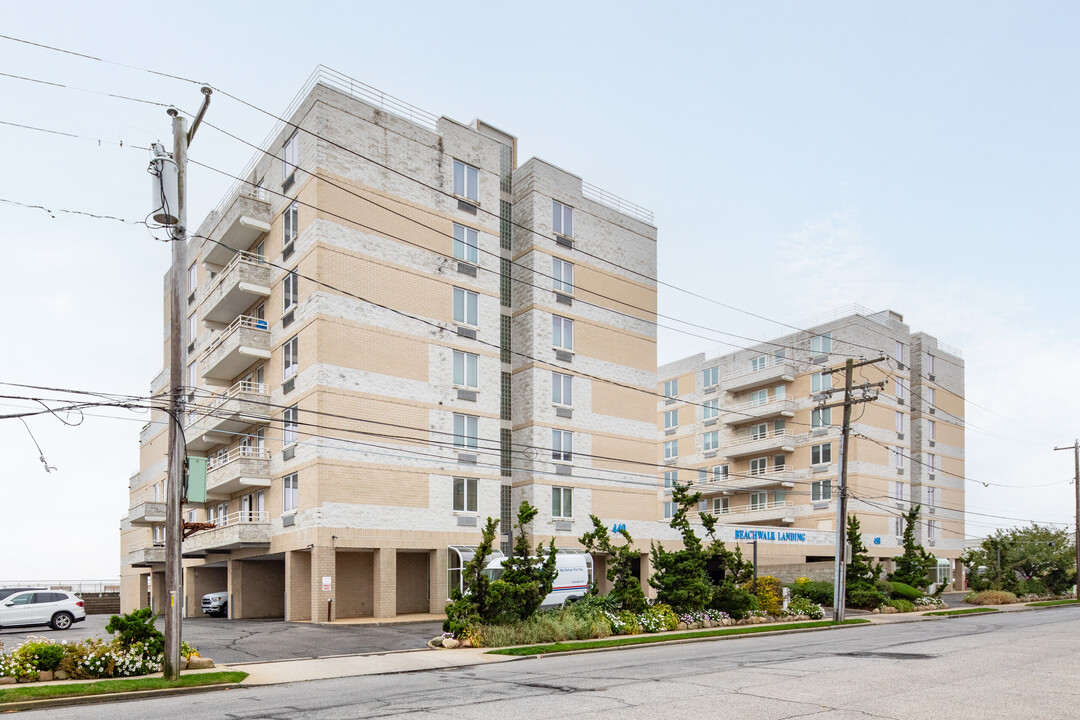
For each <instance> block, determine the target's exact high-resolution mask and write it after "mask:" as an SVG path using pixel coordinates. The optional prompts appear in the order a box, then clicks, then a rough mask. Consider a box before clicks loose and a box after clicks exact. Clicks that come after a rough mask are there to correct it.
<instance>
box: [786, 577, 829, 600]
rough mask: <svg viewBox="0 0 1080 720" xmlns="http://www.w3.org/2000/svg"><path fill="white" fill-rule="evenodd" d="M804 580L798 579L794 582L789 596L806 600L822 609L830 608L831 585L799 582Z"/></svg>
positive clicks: (820, 581) (812, 581) (820, 582)
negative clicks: (822, 607) (820, 606)
mask: <svg viewBox="0 0 1080 720" xmlns="http://www.w3.org/2000/svg"><path fill="white" fill-rule="evenodd" d="M804 579H805V578H799V580H796V581H795V584H794V585H792V586H791V594H792V595H796V596H798V597H804V598H806V599H807V600H810V601H812V602H815V603H817V604H818V605H822V606H824V607H832V604H833V586H832V583H829V582H824V581H822V580H806V582H800V581H801V580H804Z"/></svg>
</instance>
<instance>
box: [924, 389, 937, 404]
mask: <svg viewBox="0 0 1080 720" xmlns="http://www.w3.org/2000/svg"><path fill="white" fill-rule="evenodd" d="M936 396H937V393H936V392H934V388H932V387H928V388H926V406H927V407H930V408H932V407H934V405H935V403H934V400H935V399H936Z"/></svg>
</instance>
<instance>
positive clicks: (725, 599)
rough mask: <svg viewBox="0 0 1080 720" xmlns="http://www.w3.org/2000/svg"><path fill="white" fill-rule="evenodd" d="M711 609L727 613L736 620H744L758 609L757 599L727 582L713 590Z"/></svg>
mask: <svg viewBox="0 0 1080 720" xmlns="http://www.w3.org/2000/svg"><path fill="white" fill-rule="evenodd" d="M709 608H710V609H712V610H718V611H720V612H723V613H726V614H727V615H728V616H730V617H733V618H735V619H736V620H742V619H743V618H744V617H746V615H747V613H749V612H750V611H751V610H757V609H758V603H757V598H756V597H754V596H753V595H751V594H750V593H749V592H748V591H746V590H743V589H742V588H741V587H738V586H736V585H735V583H732V582H726V583H724V584H723V585H718V586H717V587H715V588H713V594H712V599H711V600H710V601H709Z"/></svg>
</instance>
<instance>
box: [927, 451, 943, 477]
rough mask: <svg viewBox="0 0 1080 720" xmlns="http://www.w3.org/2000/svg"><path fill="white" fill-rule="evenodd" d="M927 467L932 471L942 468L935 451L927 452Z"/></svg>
mask: <svg viewBox="0 0 1080 720" xmlns="http://www.w3.org/2000/svg"><path fill="white" fill-rule="evenodd" d="M926 469H927V470H929V471H930V472H937V471H938V470H940V469H941V468H940V467H939V466H938V457H937V455H934V454H933V453H927V454H926Z"/></svg>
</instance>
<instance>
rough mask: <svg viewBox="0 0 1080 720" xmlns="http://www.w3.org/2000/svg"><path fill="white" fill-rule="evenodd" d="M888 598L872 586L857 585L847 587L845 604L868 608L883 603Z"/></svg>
mask: <svg viewBox="0 0 1080 720" xmlns="http://www.w3.org/2000/svg"><path fill="white" fill-rule="evenodd" d="M888 601H889V598H887V597H885V595H884V594H883V593H882V592H881V591H880V590H878V589H877V588H874V587H866V586H863V585H857V586H855V587H849V588H848V589H847V604H848V606H849V607H854V608H863V609H870V608H876V607H878V606H880V605H884V604H886V603H887V602H888Z"/></svg>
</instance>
